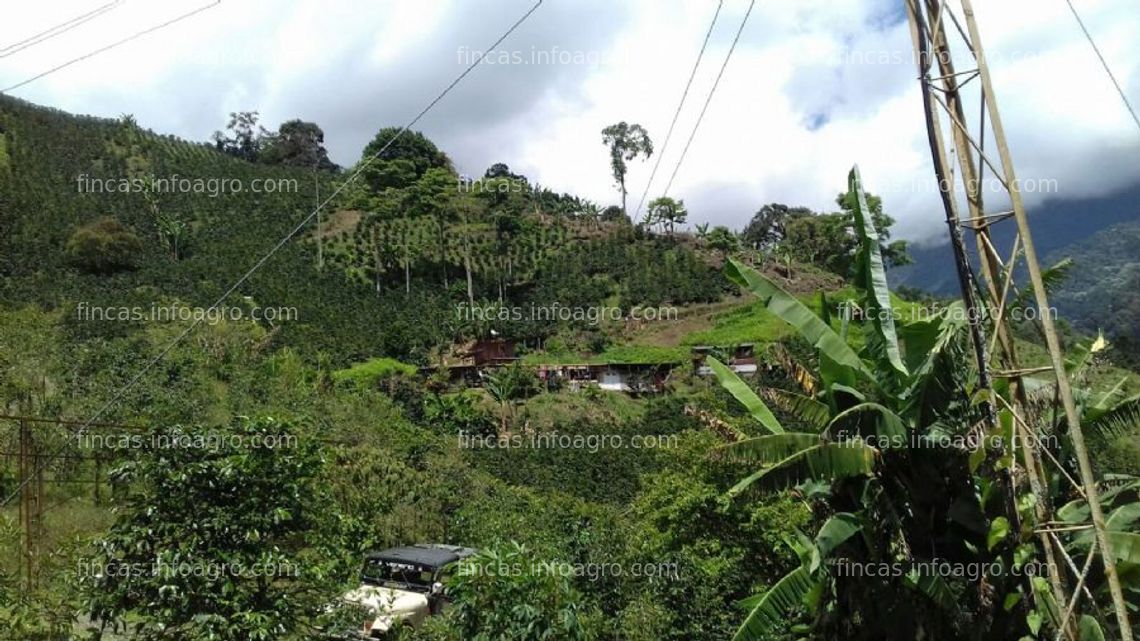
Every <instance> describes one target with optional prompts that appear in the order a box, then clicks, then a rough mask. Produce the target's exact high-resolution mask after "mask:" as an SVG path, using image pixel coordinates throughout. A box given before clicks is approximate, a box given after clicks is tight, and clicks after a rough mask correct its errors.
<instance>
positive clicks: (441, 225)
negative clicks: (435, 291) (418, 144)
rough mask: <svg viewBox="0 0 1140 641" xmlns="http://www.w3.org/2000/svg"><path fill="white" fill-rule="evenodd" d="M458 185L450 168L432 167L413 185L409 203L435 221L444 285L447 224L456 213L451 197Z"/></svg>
mask: <svg viewBox="0 0 1140 641" xmlns="http://www.w3.org/2000/svg"><path fill="white" fill-rule="evenodd" d="M455 185H456V177H455V175H454V174H453V173H451V171H450V170H449V169H445V168H442V167H433V168H431V169H428V170H427V171H426V172H424V175H423V176H422V177H421V178H420V179H419V180H418V181H416V183H415V185H413V186H412V188H411V190H410V194H409V197H408V203H407V204H408V206H409V209H411V211H412V214H413V215H415V216H427V217H431V218H433V219H435V221H436V224H437V226H438V228H437V238H436V240H437V241H438V245H437V251H438V252H439V262H440V267H441V269H442V271H443V286H444V287H445V288H446V287H447V286H448V280H447V260H448V252H447V226H448V223H449V222H450V221H451V220H452V218H453V217H454V214H455V210H454V208H453V207H452V200H453V199H454V198H455V196H456V194H457V190H456V188H455Z"/></svg>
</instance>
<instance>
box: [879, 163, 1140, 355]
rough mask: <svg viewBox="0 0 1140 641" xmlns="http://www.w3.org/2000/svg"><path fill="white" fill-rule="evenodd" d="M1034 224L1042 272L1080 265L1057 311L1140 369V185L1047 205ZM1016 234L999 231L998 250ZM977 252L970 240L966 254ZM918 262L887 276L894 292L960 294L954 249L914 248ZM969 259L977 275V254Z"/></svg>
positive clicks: (1058, 296) (1010, 229)
mask: <svg viewBox="0 0 1140 641" xmlns="http://www.w3.org/2000/svg"><path fill="white" fill-rule="evenodd" d="M1031 222H1032V225H1033V241H1034V243H1035V244H1036V247H1037V253H1038V256H1039V257H1040V260H1041V264H1042V267H1048V266H1050V265H1054V264H1056V263H1058V262H1059V261H1061V260H1063V259H1065V258H1071V259H1072V260H1073V267H1072V268H1071V269H1070V271H1069V275H1068V277H1067V278H1066V280H1065V281H1064V282H1063V283H1062V284H1061V285H1060V286H1059V287H1058V288H1057V289H1056V290H1055V291H1054V292H1053V294H1052V295H1051V296H1050V299H1049V302H1050V304H1051V305H1053V306H1054V307H1056V308H1057V311H1058V313H1059V314H1060V316H1061V318H1063V319H1065V320H1067V321H1069V322H1070V323H1071V324H1072V325H1073V326H1074V327H1075V328H1077V329H1078V330H1082V331H1084V332H1090V333H1091V332H1096V331H1098V330H1102V331H1104V333H1105V334H1106V335H1107V336H1109V337H1110V338H1111V339H1112V340H1113V341H1114V342H1115V343H1116V346H1117V347H1118V348H1119V350H1120V351H1119V362H1121V363H1122V364H1129V365H1131V366H1133V367H1136V366H1137V365H1140V185H1136V186H1134V187H1131V188H1129V189H1126V190H1124V191H1121V192H1118V193H1116V194H1113V195H1111V196H1106V197H1103V198H1088V199H1082V200H1067V201H1053V202H1049V203H1046V204H1045V205H1043V206H1041V207H1038V208H1037V209H1036V210H1034V211H1032V212H1031ZM1014 233H1015V227H1014V226H1013V225H1011V224H1010V225H999V226H997V227H995V228H994V236H995V237H996V239H997V240H998V247H1001V248H1008V247H1010V246H1011V242H1012V240H1013V234H1014ZM973 248H974V244H973V240H972V239H970V238H969V237H968V236H967V249H970V250H972V249H973ZM911 255H912V256H913V257H914V261H915V262H914V264H912V265H906V266H903V267H899V268H896V269H893V270H891V271H890V273H889V274H888V277H889V279H890V281H891V283H892V285H894V286H898V285H908V286H911V287H917V288H919V289H922V290H925V291H928V292H931V293H933V294H939V295H948V296H957V295H958V294H959V289H958V280H957V277H956V275H955V271H954V259H953V256H952V254H951V253H950V245H949V244H941V245H937V246H930V247H918V248H914V249H912V251H911ZM970 258H971V264H972V265H973V266H974V267H975V270H977V266H978V261H977V253H976V252H974V251H971V252H970ZM1019 280H1020V282H1025V277H1024V276H1021V277H1020V278H1019Z"/></svg>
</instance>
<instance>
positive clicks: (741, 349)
mask: <svg viewBox="0 0 1140 641" xmlns="http://www.w3.org/2000/svg"><path fill="white" fill-rule="evenodd" d="M713 349H715V348H714V347H713V346H711V345H696V346H694V347H693V349H692V351H691V360H692V362H693V371H694V372H696V373H697V375H699V376H712V368H710V367H709V366H708V365H707V364H705V358H706V357H707V356H709V355H711V354H712V353H713ZM725 365H728V367H729V368H730V369H732V371H734V372H736V373H737V374H755V373H756V369H757V367H756V346H755V344H753V343H741V344H739V345H736V346H735V347H733V348H732V350H731V351H730V354H729V357H728V362H726V363H725Z"/></svg>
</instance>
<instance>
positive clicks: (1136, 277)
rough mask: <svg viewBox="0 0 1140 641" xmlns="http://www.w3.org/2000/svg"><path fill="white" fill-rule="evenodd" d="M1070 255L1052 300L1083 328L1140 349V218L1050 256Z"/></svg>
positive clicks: (1102, 231)
mask: <svg viewBox="0 0 1140 641" xmlns="http://www.w3.org/2000/svg"><path fill="white" fill-rule="evenodd" d="M1065 257H1069V258H1072V259H1073V267H1072V269H1071V270H1070V271H1069V276H1068V278H1067V279H1066V281H1065V283H1064V285H1063V286H1062V287H1061V288H1060V289H1059V290H1058V291H1057V292H1055V293H1054V294H1053V296H1052V297H1051V298H1050V299H1049V302H1050V303H1051V304H1052V305H1054V306H1055V307H1056V308H1057V311H1058V312H1060V314H1061V316H1062V317H1063V318H1068V319H1070V321H1072V323H1073V324H1074V325H1076V326H1077V327H1079V328H1080V329H1083V330H1086V331H1097V330H1103V331H1104V333H1105V334H1106V335H1108V336H1110V337H1113V338H1114V339H1115V340H1116V342H1117V343H1118V346H1119V347H1121V348H1122V349H1123V348H1124V347H1128V348H1129V349H1130V351H1134V352H1136V351H1140V350H1137V348H1138V347H1140V220H1133V221H1130V222H1125V223H1119V224H1116V225H1113V226H1111V227H1109V228H1107V229H1103V230H1101V231H1099V232H1097V233H1096V234H1093V235H1092V236H1090V237H1088V238H1086V239H1085V240H1082V241H1080V242H1078V243H1075V244H1073V245H1070V246H1068V247H1065V248H1064V249H1061V250H1056V251H1054V252H1053V254H1052V255H1050V256H1049V261H1050V262H1051V263H1052V262H1055V261H1057V260H1060V259H1062V258H1065ZM1125 341H1126V342H1127V343H1126V344H1122V343H1124V342H1125Z"/></svg>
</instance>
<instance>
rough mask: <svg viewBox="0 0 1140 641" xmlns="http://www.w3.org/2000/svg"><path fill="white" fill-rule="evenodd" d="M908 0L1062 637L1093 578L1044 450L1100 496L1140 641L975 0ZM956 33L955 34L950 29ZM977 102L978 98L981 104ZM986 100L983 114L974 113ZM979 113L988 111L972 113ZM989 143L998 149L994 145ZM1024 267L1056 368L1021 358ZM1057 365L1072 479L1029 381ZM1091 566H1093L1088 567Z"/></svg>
mask: <svg viewBox="0 0 1140 641" xmlns="http://www.w3.org/2000/svg"><path fill="white" fill-rule="evenodd" d="M904 2H905V4H906V10H907V15H908V18H909V21H910V27H911V36H912V40H913V44H914V52H915V60H916V62H917V64H918V73H919V78H918V79H919V82H920V84H921V88H922V97H923V104H924V109H925V116H926V124H927V133H928V139H929V143H930V149H931V154H932V157H933V161H934V172H935V175H936V178H937V180H938V187H939V193H940V195H941V198H942V204H943V207H944V209H945V214H946V222H947V225H948V227H949V233H950V240H951V246H952V248H953V250H954V258H955V262H956V266H957V271H958V277H959V281H960V284H961V291H962V298H963V302H964V303H965V304H966V307H967V310H968V312H969V319H970V333H971V339H972V342H973V347H974V356H975V359H976V361H977V364H978V386H979V388H980V389H982V390H986V391H987V392H988V396H987V397H986V398H988V399H992V403H996V404H997V406H1001V409H1002V410H1006V411H1008V412H1009V413H1010V414H1011V415H1012V420H1013V424H1014V429H1015V434H1016V435H1017V437H1018V438H1019V439H1020V440H1021V443H1022V444H1023V447H1021V448H1019V449H1020V450H1021V455H1022V456H1021V463H1022V465H1023V466H1024V476H1025V477H1026V478H1027V479H1028V480H1029V483H1030V487H1031V490H1032V491H1033V493H1034V495H1035V496H1036V497H1037V498H1038V500H1037V504H1036V507H1035V511H1036V513H1035V517H1036V519H1035V520H1036V523H1035V528H1036V529H1035V531H1036V533H1037V540H1038V542H1039V544H1040V547H1041V549H1042V552H1043V553H1044V555H1045V560H1046V563H1047V564H1048V566H1049V574H1050V582H1051V587H1052V591H1053V597H1054V599H1055V600H1056V601H1057V603H1058V604H1059V606H1060V607H1063V608H1065V610H1064V614H1063V615H1062V624H1061V628H1062V629H1061V630H1060V631H1059V633H1058V638H1061V637H1062V636H1068V637H1069V638H1072V639H1075V638H1076V631H1075V623H1074V620H1075V618H1076V617H1074V616H1073V614H1074V612H1075V611H1076V609H1077V605H1078V603H1079V601H1080V596H1081V592H1080V588H1079V586H1080V584H1081V581H1078V589H1077V593H1076V594H1074V595H1073V596H1072V598H1071V599H1070V598H1068V596H1067V594H1066V588H1067V586H1066V581H1065V576H1066V574H1065V572H1063V571H1062V570H1060V569H1059V565H1058V563H1057V559H1058V558H1062V559H1064V560H1065V561H1066V567H1067V570H1068V571H1069V572H1071V573H1072V574H1073V575H1077V576H1081V575H1082V572H1081V571H1080V570H1079V569H1078V568H1076V566H1075V565H1073V564H1072V561H1071V559H1069V557H1068V555H1067V554H1066V553H1065V551H1064V549H1063V547H1062V545H1061V541H1060V539H1059V538H1058V537H1057V535H1056V533H1055V532H1052V531H1048V530H1047V529H1045V527H1044V526H1045V524H1047V523H1048V522H1049V521H1050V520H1051V510H1052V506H1051V503H1050V500H1049V496H1048V487H1049V485H1048V483H1047V482H1046V469H1045V464H1046V462H1045V461H1044V459H1043V456H1044V457H1046V458H1048V459H1049V461H1048V462H1049V463H1052V464H1053V465H1055V466H1056V469H1057V471H1058V473H1059V474H1060V475H1061V476H1063V477H1064V478H1066V479H1068V480H1069V482H1071V483H1072V484H1073V487H1074V489H1075V490H1076V493H1077V494H1078V495H1079V496H1081V497H1082V498H1084V499H1086V500H1087V501H1088V505H1089V511H1090V514H1091V516H1092V522H1093V529H1094V530H1095V532H1096V546H1095V547H1094V549H1093V550H1090V555H1092V554H1094V553H1095V552H1096V551H1097V550H1099V552H1100V556H1101V558H1102V560H1103V565H1104V573H1105V579H1106V582H1107V583H1108V585H1109V589H1110V591H1111V594H1112V600H1113V606H1114V609H1115V613H1116V619H1117V623H1118V624H1119V627H1120V636H1121V638H1122V639H1123V640H1124V641H1132V632H1131V628H1130V627H1129V623H1128V613H1127V609H1126V606H1125V603H1124V595H1123V592H1122V591H1121V587H1120V582H1119V579H1118V577H1117V574H1116V563H1115V559H1114V557H1113V554H1112V548H1111V543H1110V541H1109V539H1108V537H1107V536H1106V534H1105V522H1104V514H1103V512H1102V510H1101V506H1100V502H1099V500H1098V498H1097V486H1096V479H1095V478H1094V476H1093V471H1092V466H1091V464H1090V462H1089V456H1088V450H1087V449H1086V447H1085V441H1084V435H1083V432H1082V431H1081V424H1080V416H1079V414H1078V413H1077V409H1076V404H1075V402H1074V400H1073V391H1072V387H1071V385H1070V383H1069V379H1068V374H1067V373H1066V371H1065V365H1064V356H1063V353H1062V351H1061V345H1060V341H1059V340H1058V337H1057V332H1056V328H1055V326H1054V323H1053V318H1052V316H1051V314H1050V311H1051V308H1050V306H1049V302H1048V300H1047V296H1046V291H1045V285H1044V281H1043V278H1042V274H1041V267H1040V265H1039V263H1038V260H1037V252H1036V250H1035V248H1034V245H1033V238H1032V235H1031V233H1030V228H1029V219H1028V217H1027V215H1026V212H1025V205H1024V203H1023V202H1022V198H1021V193H1020V183H1019V182H1018V178H1017V175H1016V173H1015V172H1014V167H1013V160H1012V157H1011V155H1010V151H1009V146H1008V145H1007V142H1006V137H1005V130H1004V127H1003V125H1002V120H1001V115H1000V114H999V112H998V107H997V99H996V96H995V94H994V89H993V84H992V80H991V78H990V72H989V68H988V66H987V64H986V57H985V53H984V50H983V48H982V42H981V37H980V35H979V32H978V27H977V22H976V20H975V16H974V10H973V5H972V2H971V0H904ZM948 33H949V34H951V35H950V36H948V35H947V34H948ZM955 56H958V58H959V59H960V60H963V61H965V66H964V67H962V68H961V69H959V68H958V67H957V66H956V65H955V62H954V58H955ZM967 98H969V100H970V104H972V105H973V104H976V105H977V106H976V107H974V108H971V110H970V111H967ZM975 100H976V101H977V103H974V101H975ZM975 108H976V110H977V111H974V110H973V109H975ZM967 113H971V114H976V116H975V117H974V118H973V119H971V118H970V117H968V116H967ZM987 137H988V138H987ZM948 141H950V142H948ZM987 142H988V143H989V144H990V145H991V148H987ZM995 152H996V155H995ZM987 172H988V173H989V177H988V178H987ZM987 181H988V182H989V183H990V184H993V185H995V188H994V189H992V190H989V191H988V193H987V190H986V189H985V186H986V185H987ZM988 195H992V196H993V197H994V198H993V201H996V202H998V203H999V205H1000V207H1001V209H999V210H997V211H993V210H990V209H987V205H988V204H987V203H986V202H985V196H988ZM963 200H964V201H965V202H964V207H963V202H962V201H963ZM1000 224H1005V225H1015V226H1016V230H1015V231H1016V233H1015V234H1014V239H1013V242H1012V246H1010V247H1008V248H1007V249H1006V251H1007V253H1003V252H1002V249H1001V248H999V247H997V246H996V244H995V243H996V241H995V239H994V237H993V235H992V234H991V233H990V231H991V228H993V227H994V226H996V225H1000ZM967 236H972V238H973V240H974V242H975V243H976V246H977V258H978V263H979V267H980V272H981V279H980V281H979V280H978V279H975V277H974V274H973V271H972V269H971V267H970V260H971V256H970V254H969V252H967V251H966V247H965V239H966V237H967ZM1018 273H1027V274H1028V276H1029V285H1028V286H1029V287H1030V288H1031V290H1032V293H1033V301H1034V303H1035V304H1036V307H1037V310H1036V311H1037V312H1038V313H1037V316H1038V317H1039V319H1040V330H1041V333H1042V335H1043V337H1044V340H1045V344H1046V347H1047V349H1048V352H1049V360H1050V364H1049V365H1048V366H1046V367H1037V368H1025V367H1023V366H1021V364H1020V362H1019V359H1018V355H1017V351H1016V344H1015V342H1014V338H1013V333H1012V331H1011V327H1010V323H1009V319H1008V317H1007V313H1008V311H1009V303H1010V302H1011V301H1012V300H1013V299H1014V298H1015V297H1016V296H1017V294H1018V288H1017V284H1016V282H1015V278H1014V276H1015V274H1018ZM1045 372H1052V373H1053V376H1055V377H1056V385H1057V396H1058V398H1059V400H1060V403H1061V405H1062V406H1063V408H1064V414H1065V421H1066V424H1067V427H1068V431H1069V436H1070V438H1071V440H1072V445H1073V449H1074V451H1075V452H1076V456H1077V463H1078V468H1079V472H1080V474H1079V476H1080V480H1079V482H1077V481H1076V480H1074V479H1072V478H1071V477H1070V476H1069V475H1068V474H1067V472H1066V471H1065V470H1064V468H1063V467H1062V466H1061V464H1060V463H1059V462H1058V461H1056V460H1055V459H1053V457H1052V454H1051V453H1050V452H1049V451H1048V450H1047V449H1046V448H1044V447H1042V446H1041V444H1040V442H1039V440H1038V439H1037V430H1036V428H1035V427H1034V425H1033V422H1034V421H1033V419H1032V418H1031V417H1030V414H1029V412H1030V407H1029V404H1028V402H1027V398H1026V392H1025V386H1024V384H1023V378H1024V377H1025V376H1028V375H1030V374H1035V373H1045ZM995 380H1005V381H1007V382H1008V384H1009V397H1008V400H1007V399H1006V398H1004V397H1002V396H1000V395H998V394H995V393H993V382H994V381H995ZM997 406H995V405H990V406H989V408H988V412H987V414H988V422H989V426H990V427H991V428H996V427H997V416H996V409H998V408H997ZM1013 511H1014V512H1015V510H1013ZM1011 516H1015V514H1013V515H1011ZM1084 572H1088V567H1087V566H1086V569H1085V570H1084ZM1085 593H1087V590H1086V591H1085ZM1066 606H1067V607H1066Z"/></svg>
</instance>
